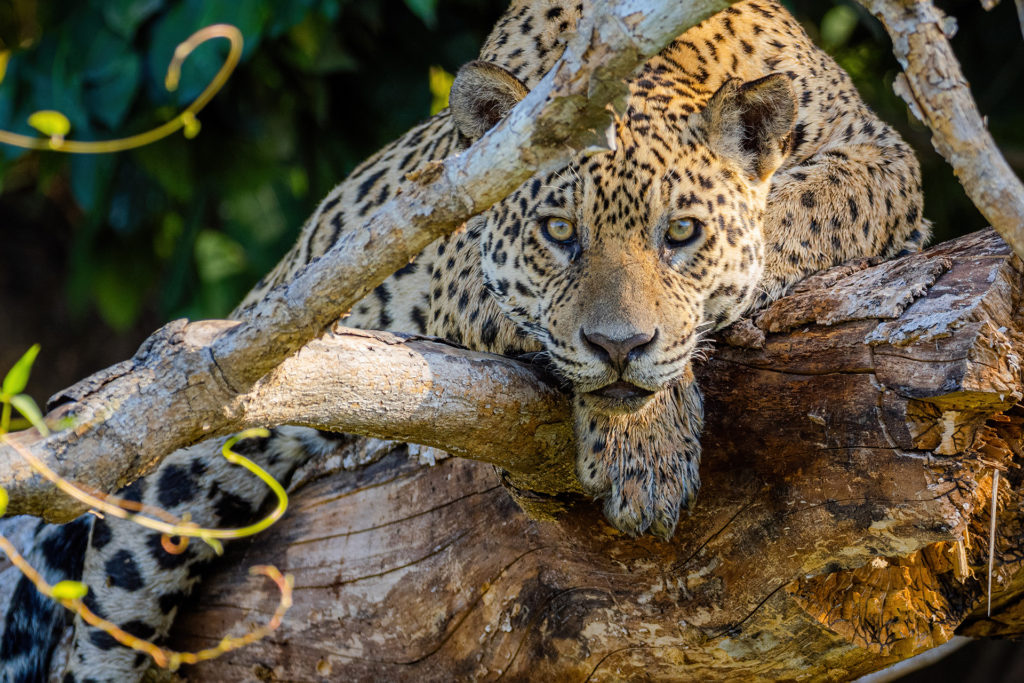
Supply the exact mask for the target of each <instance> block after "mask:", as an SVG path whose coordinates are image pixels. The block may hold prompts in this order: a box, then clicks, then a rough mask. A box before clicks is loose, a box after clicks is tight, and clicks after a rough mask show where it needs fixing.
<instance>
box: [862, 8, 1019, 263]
mask: <svg viewBox="0 0 1024 683" xmlns="http://www.w3.org/2000/svg"><path fill="white" fill-rule="evenodd" d="M859 2H860V4H862V5H863V6H864V7H866V8H867V9H868V10H869V11H870V12H871V13H873V14H874V15H875V16H876V17H878V18H879V19H881V21H882V23H883V24H885V28H886V30H887V31H888V32H889V35H890V36H891V37H892V43H893V52H894V53H895V55H896V58H897V59H898V60H899V62H900V64H901V65H902V66H903V74H901V75H900V76H899V77H897V79H896V82H895V83H894V85H893V87H894V89H895V90H896V92H897V94H898V95H899V96H900V97H902V98H903V99H904V100H905V101H906V102H907V104H908V105H909V106H910V110H911V111H912V112H913V113H914V115H915V116H916V117H917V118H918V119H920V120H921V121H922V122H923V123H924V124H925V125H927V126H928V127H929V128H930V129H931V131H932V144H933V145H934V146H935V149H936V150H937V151H938V152H939V154H941V155H942V156H943V157H944V158H945V159H946V161H948V162H949V164H950V165H951V166H952V167H953V171H954V172H955V173H956V175H957V177H958V178H959V179H960V183H961V184H962V185H963V186H964V190H966V191H967V196H969V197H970V198H971V201H973V202H974V205H975V206H976V207H978V210H979V211H980V212H981V213H982V215H983V216H985V218H986V219H987V220H988V221H989V222H990V223H991V224H992V227H993V228H995V229H996V231H997V232H998V233H999V234H1000V235H1002V237H1003V239H1005V240H1006V241H1007V243H1008V244H1009V245H1010V246H1011V247H1013V251H1014V253H1016V254H1017V255H1018V256H1020V257H1022V258H1024V184H1021V181H1020V179H1019V178H1017V176H1016V175H1014V173H1013V169H1011V168H1010V166H1009V164H1007V163H1006V159H1004V158H1003V155H1002V153H1001V152H1000V151H999V148H998V147H996V143H995V141H994V140H993V139H992V136H991V134H989V132H988V128H987V127H986V126H985V122H984V120H983V119H982V117H981V115H980V114H979V113H978V107H977V105H976V104H975V102H974V98H973V97H972V96H971V91H970V87H969V85H968V83H967V79H966V78H965V77H964V75H963V71H962V70H961V69H960V63H959V62H958V61H957V59H956V55H954V54H953V48H952V46H951V45H950V44H949V40H948V38H947V36H946V34H945V33H944V32H943V27H944V26H945V16H944V15H943V14H942V12H940V11H939V10H938V9H937V8H936V7H935V5H933V4H932V2H931V0H859ZM1017 6H1018V8H1021V6H1022V5H1021V0H1017Z"/></svg>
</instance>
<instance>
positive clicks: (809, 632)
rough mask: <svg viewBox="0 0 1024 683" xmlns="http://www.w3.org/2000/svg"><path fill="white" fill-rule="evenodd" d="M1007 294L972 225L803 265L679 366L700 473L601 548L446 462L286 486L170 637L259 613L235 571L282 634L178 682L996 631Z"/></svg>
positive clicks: (778, 672) (651, 668)
mask: <svg viewBox="0 0 1024 683" xmlns="http://www.w3.org/2000/svg"><path fill="white" fill-rule="evenodd" d="M1022 292H1024V276H1022V266H1021V262H1020V261H1019V260H1018V259H1017V258H1015V257H1014V256H1013V255H1012V252H1011V250H1010V249H1009V247H1008V246H1007V245H1006V244H1005V243H1004V242H1003V241H1002V240H1001V239H999V238H998V237H997V236H996V235H995V234H994V233H992V232H991V231H986V232H982V233H976V234H974V235H970V236H968V237H966V238H962V239H960V240H957V241H955V242H950V243H947V244H944V245H940V246H939V247H936V248H933V249H931V250H929V251H928V252H926V253H924V254H920V255H913V256H909V257H906V258H904V259H900V260H898V261H893V262H887V263H884V264H881V265H877V266H873V267H868V264H866V263H857V264H851V265H848V266H843V267H840V268H839V269H835V270H833V271H829V272H827V273H824V274H822V275H819V276H816V277H814V278H812V279H811V280H809V281H807V282H805V283H804V284H803V285H802V286H801V287H800V288H799V289H798V291H796V292H794V293H793V294H792V295H791V296H789V297H787V298H786V299H783V300H781V301H779V302H777V303H776V304H774V305H773V306H772V307H771V308H769V309H768V310H767V311H766V312H765V313H764V314H763V315H761V316H760V318H759V319H758V320H757V321H756V322H750V321H747V322H746V323H744V324H741V325H738V326H736V327H734V328H732V329H730V330H728V331H727V332H726V333H724V334H723V335H721V336H720V339H719V346H718V349H717V351H716V352H715V354H714V355H713V357H712V358H711V359H710V360H709V361H708V362H707V363H706V364H705V365H704V366H703V368H702V370H701V383H702V386H703V387H704V391H705V395H706V413H707V424H706V427H705V433H704V439H703V442H704V451H705V456H704V462H703V464H702V478H703V480H704V487H703V489H702V490H701V493H700V496H699V498H698V502H697V504H696V507H695V509H694V510H693V512H692V514H691V515H690V516H689V517H687V518H685V519H684V520H682V521H681V523H680V526H679V529H678V530H677V531H676V534H675V537H674V538H673V540H672V541H671V542H669V543H662V542H659V541H656V540H654V539H651V538H648V537H643V538H639V539H630V538H627V537H624V536H623V535H621V534H619V533H618V532H616V531H615V530H613V529H612V528H611V527H609V526H608V525H607V524H605V523H604V522H603V519H602V516H601V514H600V512H599V509H598V507H597V506H596V505H594V504H592V503H590V502H587V501H584V500H581V499H573V500H563V502H564V503H565V505H566V508H567V509H566V511H565V513H564V514H563V515H561V516H560V517H559V518H558V520H557V521H556V522H537V521H532V520H530V519H529V518H527V517H526V516H525V515H524V514H523V513H522V512H520V511H519V509H518V508H517V507H516V506H515V505H514V504H513V503H512V502H511V500H510V499H509V497H508V495H507V493H506V492H505V491H504V490H503V489H502V487H501V486H500V485H499V477H498V476H497V475H496V474H495V472H494V471H493V470H492V468H491V467H488V466H484V465H481V464H479V463H474V462H470V461H468V460H465V459H459V458H450V459H445V460H442V461H441V462H440V463H439V464H437V465H435V466H428V465H423V464H419V463H418V462H416V461H415V460H414V459H410V458H408V457H406V455H404V454H403V453H401V452H394V453H392V454H390V455H388V456H386V457H385V458H384V459H382V460H380V461H378V462H376V463H373V464H371V465H369V466H367V467H365V468H363V469H361V470H358V471H355V472H349V473H342V474H340V475H337V476H333V477H329V478H322V479H317V480H315V481H312V483H309V484H308V485H307V486H305V487H304V488H303V489H302V490H301V491H300V492H299V493H298V494H297V495H296V497H295V505H294V508H293V509H292V510H291V511H290V512H289V514H288V516H287V517H286V518H285V519H284V520H282V521H281V522H280V523H279V524H278V525H276V526H275V527H273V528H271V529H270V530H269V532H267V533H266V534H264V535H262V536H260V537H259V538H257V539H255V540H254V541H252V542H251V543H244V544H237V545H235V546H234V547H233V548H232V549H230V550H229V552H228V556H227V557H226V558H225V560H224V561H223V562H222V563H221V564H220V565H219V570H220V571H219V573H217V574H216V576H215V577H214V578H213V580H212V581H210V582H208V583H206V584H204V586H203V588H202V589H201V593H200V596H199V598H198V601H197V604H196V607H194V608H193V609H192V610H191V612H190V613H189V614H188V615H187V616H186V617H185V618H184V619H183V620H181V621H180V622H179V623H178V625H177V626H176V635H175V636H174V640H175V641H176V643H175V644H176V645H177V646H182V647H199V646H209V645H210V643H211V642H213V641H216V640H218V639H219V638H220V637H221V636H222V635H223V634H224V633H227V632H231V631H232V630H234V629H240V628H242V627H243V626H244V624H246V623H248V622H259V621H260V620H261V617H262V615H263V614H264V613H265V612H266V611H267V610H268V609H269V604H270V603H271V602H272V597H270V596H267V595H265V594H264V593H263V592H262V590H260V589H259V586H258V584H256V583H254V582H253V581H252V580H251V579H249V578H248V577H247V576H246V575H245V573H244V572H245V568H246V567H247V566H248V565H250V564H254V563H257V562H260V563H262V562H270V563H275V564H277V565H278V566H279V567H281V568H282V569H284V570H286V571H288V572H291V573H292V574H294V575H295V578H296V589H295V607H294V608H293V609H292V611H291V612H290V613H289V614H288V616H287V617H286V621H285V626H284V627H283V628H282V630H280V631H278V632H277V633H276V634H275V635H274V636H273V637H272V638H271V639H268V640H265V641H262V642H261V643H259V644H257V645H255V646H253V647H250V648H247V649H244V650H240V651H238V652H234V653H231V654H230V655H227V656H225V657H222V658H220V659H217V660H214V661H211V662H207V663H205V664H204V665H203V666H201V667H197V668H195V669H193V670H191V671H189V672H187V673H188V675H189V676H190V677H191V678H193V679H194V680H264V681H265V680H320V679H322V678H323V677H326V678H329V679H334V680H369V679H376V680H424V679H425V680H450V679H453V678H454V679H480V680H495V679H498V678H505V679H508V680H522V679H527V678H529V679H532V680H578V681H583V680H618V679H630V678H635V677H644V676H646V677H648V678H650V679H659V680H718V679H728V678H734V677H743V678H744V679H751V680H777V679H780V678H782V679H785V678H796V677H798V676H799V677H801V678H804V677H811V678H816V679H833V680H840V679H850V678H853V677H856V676H859V675H862V674H865V673H868V672H870V671H873V670H877V669H879V668H881V667H883V666H885V665H888V664H890V663H892V662H895V661H898V660H900V659H904V658H906V657H908V656H910V655H912V654H914V653H917V652H920V651H923V650H925V649H928V648H930V647H933V646H936V645H938V644H940V643H942V642H945V641H946V640H947V639H948V638H950V637H951V636H952V635H953V634H954V633H956V632H962V633H967V634H971V635H1001V634H1010V633H1017V632H1019V630H1020V625H1021V623H1024V607H1022V606H1021V605H1022V604H1024V602H1022V596H1024V573H1022V572H1020V571H1019V570H1020V568H1021V565H1022V563H1024V554H1022V552H1021V546H1020V538H1022V532H1024V507H1022V505H1021V503H1022V502H1024V501H1022V500H1021V496H1020V494H1019V487H1020V483H1021V482H1020V479H1021V476H1020V472H1019V465H1020V463H1021V461H1022V460H1021V458H1022V456H1024V408H1022V406H1021V405H1019V403H1020V401H1021V397H1022V380H1021V369H1020V359H1019V356H1018V352H1017V351H1016V349H1017V348H1020V342H1021V340H1022V338H1024V337H1022V335H1024V321H1022V320H1021V316H1020V311H1021V306H1020V303H1021V295H1022ZM355 447H358V446H355ZM565 457H566V458H569V457H571V456H570V455H569V454H568V453H567V454H566V456H565ZM993 468H999V469H1001V470H1003V482H1004V483H1003V486H1002V487H1001V488H1000V489H999V498H998V501H999V516H998V520H997V521H998V525H997V529H998V534H997V552H996V573H995V576H994V581H993V586H994V587H995V590H996V595H995V600H994V602H993V616H992V618H991V619H989V618H986V617H984V616H983V615H984V612H983V610H984V597H985V595H984V592H985V585H986V580H985V579H986V570H985V565H986V562H987V556H988V541H987V533H988V509H989V501H990V488H991V475H992V472H993ZM979 606H981V607H980V610H981V611H979Z"/></svg>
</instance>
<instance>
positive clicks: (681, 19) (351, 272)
mask: <svg viewBox="0 0 1024 683" xmlns="http://www.w3.org/2000/svg"><path fill="white" fill-rule="evenodd" d="M728 4H729V2H728V0H694V1H692V2H677V3H664V2H656V1H655V0H615V1H611V2H608V3H606V4H605V5H604V7H603V9H604V11H603V12H600V13H595V15H594V16H591V17H589V18H588V19H586V20H585V21H584V22H583V23H582V24H581V25H580V27H579V30H578V31H577V32H576V34H575V35H574V37H573V38H572V39H571V40H570V41H569V44H568V45H567V47H566V50H565V53H564V54H563V55H562V57H561V58H560V59H559V60H558V62H557V63H556V64H555V66H554V67H553V68H552V70H551V71H550V72H549V73H548V74H547V75H546V76H545V77H544V79H543V80H542V81H541V82H540V83H539V84H538V86H537V87H536V88H534V89H533V90H532V91H531V92H530V94H529V95H527V97H526V98H525V99H524V100H523V101H522V102H521V103H520V105H519V106H517V107H516V108H515V109H514V110H513V111H512V112H511V113H510V115H509V116H508V117H507V118H506V120H505V121H503V122H502V123H501V124H500V125H499V126H498V127H497V128H496V129H495V130H494V131H492V132H491V133H489V134H487V135H485V136H484V137H483V138H482V139H481V140H479V141H478V142H477V143H476V144H474V145H473V146H472V147H471V148H470V149H469V150H467V151H466V152H464V153H462V154H460V155H457V156H454V157H450V158H448V159H446V160H445V161H443V162H437V163H433V164H429V165H428V166H427V167H425V168H423V169H420V171H419V172H418V173H417V174H416V176H415V178H414V179H413V180H410V181H409V182H408V183H407V184H406V185H404V186H403V187H402V188H401V192H400V193H398V194H397V196H396V197H395V198H394V199H392V200H391V201H389V202H387V203H386V204H384V205H383V206H381V207H380V208H379V209H378V210H377V211H376V212H375V213H374V214H373V215H372V216H371V217H370V218H369V219H368V220H367V221H366V223H365V224H363V226H361V227H360V228H359V229H353V230H350V231H349V232H347V233H346V237H345V238H343V239H342V240H340V241H339V242H338V243H337V244H336V245H334V247H332V249H331V250H330V251H329V252H328V253H327V254H325V255H324V256H323V257H321V258H320V259H317V260H316V261H315V262H314V263H311V264H310V265H309V266H308V267H307V268H306V269H305V270H304V271H303V272H301V273H300V274H299V275H298V276H297V277H295V278H294V279H292V280H290V281H289V282H287V283H285V284H283V285H281V286H279V287H277V288H275V289H273V290H272V291H271V292H270V293H269V294H268V295H267V297H266V299H265V300H264V301H262V302H260V303H259V304H257V305H256V306H255V307H253V308H252V309H249V310H247V311H245V312H243V314H242V315H243V316H244V319H243V320H241V321H240V322H236V323H230V322H225V321H207V322H201V323H193V324H191V325H186V324H185V323H183V322H180V321H179V322H175V323H171V324H170V325H168V326H166V327H164V328H162V329H161V330H159V331H158V332H157V333H155V334H154V335H153V336H152V337H150V338H149V339H148V340H147V341H146V343H145V344H143V346H142V348H141V349H140V351H139V353H138V354H136V356H135V357H134V358H133V359H132V361H130V363H128V364H124V363H122V364H119V365H118V366H114V367H112V368H110V369H108V370H106V371H103V372H100V373H97V374H96V375H94V376H93V377H91V378H88V379H87V380H85V382H83V383H80V384H78V385H76V386H75V387H72V388H71V389H70V390H68V391H66V392H63V393H62V394H61V395H60V396H59V397H58V402H63V403H65V405H64V406H63V409H62V410H61V415H73V417H74V418H75V427H74V428H73V429H72V430H65V431H63V432H61V433H59V434H56V435H54V436H52V437H50V438H49V439H46V440H32V439H31V437H29V436H24V435H23V436H20V437H18V438H19V439H21V440H22V442H23V443H25V444H26V445H28V446H29V447H31V448H32V450H33V453H34V454H35V455H37V456H38V457H40V458H41V459H43V460H44V462H46V463H47V464H49V465H50V466H51V467H52V468H54V469H55V470H57V471H58V472H60V473H62V474H63V475H65V476H67V477H68V478H71V479H74V480H77V481H80V482H82V483H83V484H85V485H87V486H90V487H92V488H94V489H97V490H100V491H113V490H116V489H118V488H120V487H121V486H124V485H125V484H127V483H128V482H130V481H132V480H134V479H135V478H137V477H139V476H141V475H142V474H145V473H146V472H148V471H150V470H152V469H153V468H154V467H155V466H156V464H157V463H159V461H160V459H161V458H163V456H164V455H166V454H167V453H171V452H173V451H175V450H177V449H178V448H181V447H183V446H187V445H190V444H192V443H195V442H197V441H199V440H201V439H203V438H206V437H208V436H212V435H216V434H222V433H225V432H227V431H232V430H233V429H235V428H236V427H237V416H236V415H233V414H232V412H231V410H230V409H228V410H225V408H224V406H226V405H229V404H231V402H232V401H233V399H235V398H236V397H237V396H238V395H240V394H244V393H246V392H248V391H249V390H250V389H251V388H252V386H253V385H254V384H255V383H256V382H257V381H258V380H259V379H260V378H261V377H263V376H264V375H265V374H266V373H267V372H269V371H270V370H272V369H273V368H275V367H276V366H277V365H279V364H280V363H281V361H283V360H284V359H285V358H287V357H288V356H289V355H291V354H293V353H294V352H295V351H297V350H298V349H299V348H301V347H302V345H303V344H305V343H306V342H308V341H310V340H311V339H313V338H315V337H316V336H318V335H319V334H320V333H321V332H322V331H323V330H324V329H325V328H326V327H327V326H328V325H330V324H331V323H332V322H333V321H334V320H336V319H337V317H338V316H339V315H340V314H342V313H343V312H345V311H347V310H349V309H350V308H351V307H352V305H354V304H355V303H356V302H357V301H359V300H360V299H361V298H362V297H363V296H365V295H366V294H367V293H368V292H369V291H371V290H372V289H373V288H374V287H375V286H376V285H378V284H380V283H381V282H382V281H383V280H384V279H385V278H386V277H387V276H389V275H390V274H391V273H393V272H394V271H395V270H397V269H398V268H400V267H401V266H403V265H404V264H405V263H407V262H408V261H409V259H410V258H412V257H413V256H415V255H416V254H418V253H419V252H420V251H421V250H422V249H423V248H424V247H426V246H427V245H428V244H429V243H430V242H432V241H433V240H434V239H436V238H437V237H439V236H441V235H444V234H446V233H448V232H450V231H451V230H453V229H455V228H456V227H457V226H458V225H460V224H462V223H463V222H465V221H466V220H467V219H468V218H470V217H471V216H473V215H474V214H476V213H479V212H480V211H483V210H485V209H487V208H488V207H489V206H491V205H492V204H493V203H494V202H496V201H498V200H500V199H501V198H503V197H504V196H505V195H507V194H508V193H509V192H511V191H512V190H514V189H515V188H516V187H518V186H519V185H520V184H521V183H522V182H523V181H525V180H526V179H527V178H529V177H530V176H531V175H532V174H533V173H535V172H536V171H537V170H538V169H543V168H547V167H549V166H551V165H555V164H561V163H564V162H565V160H566V159H567V158H568V157H569V156H570V155H571V154H572V153H573V146H574V145H579V144H584V143H587V142H591V141H593V140H595V139H597V137H598V136H596V135H595V134H594V133H593V131H592V130H591V129H594V128H603V127H604V125H606V123H607V121H608V115H607V112H606V111H605V105H607V104H608V103H609V102H613V101H615V100H616V99H617V98H620V97H623V96H624V95H625V92H626V88H625V84H624V83H623V79H625V78H627V77H628V76H629V75H630V74H631V73H632V72H633V71H634V70H635V69H636V68H637V67H638V66H639V65H640V64H642V63H643V62H644V61H645V60H646V59H647V58H648V57H650V56H651V55H653V54H655V53H657V52H658V51H659V50H661V48H662V47H664V46H665V45H666V44H668V42H669V41H671V40H672V39H673V38H675V37H676V36H677V35H679V34H680V33H682V32H683V31H684V30H686V29H687V28H689V27H690V26H693V25H694V24H696V23H698V22H700V21H701V20H703V19H704V18H706V17H707V16H709V15H711V14H713V13H714V12H715V11H717V10H720V9H722V8H724V7H725V6H727V5H728ZM86 399H88V400H86ZM155 406H159V410H161V411H162V412H163V413H164V414H165V415H173V416H176V419H175V420H168V419H163V420H153V419H152V413H153V411H154V409H155ZM178 416H181V417H180V418H179V417H178ZM185 416H187V419H186V417H185ZM0 473H3V474H0V486H4V487H5V488H7V489H8V491H9V493H10V495H11V501H10V506H9V507H8V510H9V512H10V513H11V514H35V515H42V516H45V518H46V519H47V520H49V521H67V520H69V519H71V518H73V517H75V516H76V515H78V514H81V512H83V508H82V507H81V506H80V505H79V504H77V503H74V502H72V501H69V500H68V499H67V498H66V497H64V496H61V495H59V494H57V493H56V492H55V491H54V490H53V489H52V487H50V486H49V484H47V483H46V482H45V481H44V480H42V479H41V478H40V477H38V476H37V475H35V474H34V473H32V472H31V471H30V470H29V468H28V466H27V465H26V463H25V462H24V461H23V460H22V459H21V458H20V457H19V456H18V455H17V454H16V453H15V451H14V449H12V448H11V447H9V446H4V445H0Z"/></svg>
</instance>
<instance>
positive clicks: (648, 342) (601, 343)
mask: <svg viewBox="0 0 1024 683" xmlns="http://www.w3.org/2000/svg"><path fill="white" fill-rule="evenodd" d="M657 336H658V330H654V332H650V333H649V332H641V333H638V334H634V335H633V336H631V337H627V338H625V339H614V338H612V337H609V336H608V335H604V334H601V333H600V332H587V331H586V330H584V329H583V328H580V337H581V338H582V339H583V343H584V345H585V346H586V347H587V348H588V349H590V350H591V351H593V352H594V354H596V355H597V357H598V358H600V359H601V360H603V361H604V362H606V363H609V364H611V365H612V367H614V368H615V369H616V370H618V371H619V372H621V371H622V370H623V369H624V368H625V367H626V366H627V365H629V362H630V361H632V360H635V359H636V358H638V357H640V356H641V355H643V354H644V352H646V351H647V350H649V349H650V348H651V346H653V343H654V340H655V338H656V337H657Z"/></svg>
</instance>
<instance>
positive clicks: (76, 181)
mask: <svg viewBox="0 0 1024 683" xmlns="http://www.w3.org/2000/svg"><path fill="white" fill-rule="evenodd" d="M117 160H118V157H117V156H116V155H114V154H73V155H71V162H70V164H71V171H70V173H69V176H70V180H71V194H72V196H74V198H75V201H76V202H78V205H79V206H80V207H82V209H84V210H85V211H92V210H93V209H96V208H98V207H99V206H100V204H101V203H102V202H104V201H107V200H106V197H107V190H108V188H109V187H110V181H111V180H113V177H114V167H115V165H116V163H117Z"/></svg>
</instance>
